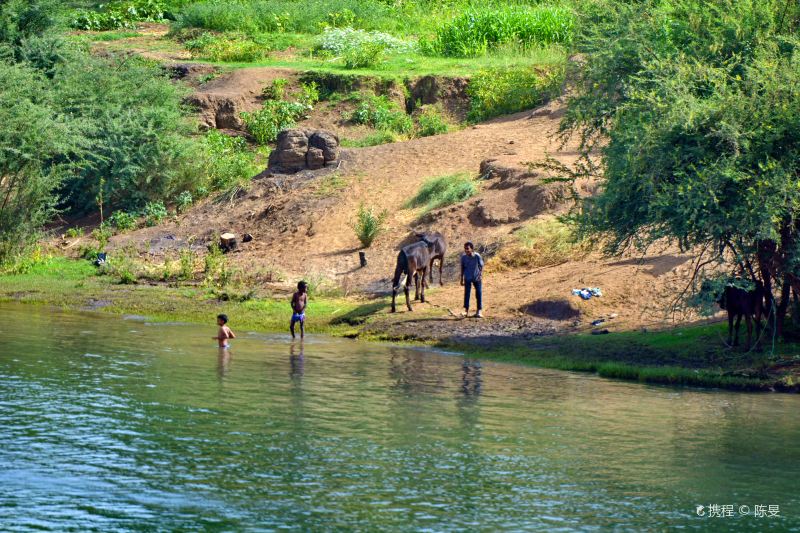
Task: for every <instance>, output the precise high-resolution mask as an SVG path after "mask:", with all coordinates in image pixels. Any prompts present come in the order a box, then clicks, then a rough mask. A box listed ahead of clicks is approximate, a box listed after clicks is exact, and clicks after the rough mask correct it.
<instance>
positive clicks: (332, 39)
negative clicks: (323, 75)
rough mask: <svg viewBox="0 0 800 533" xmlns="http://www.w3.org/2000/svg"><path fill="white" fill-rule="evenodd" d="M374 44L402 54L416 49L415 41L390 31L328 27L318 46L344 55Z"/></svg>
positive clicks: (384, 49)
mask: <svg viewBox="0 0 800 533" xmlns="http://www.w3.org/2000/svg"><path fill="white" fill-rule="evenodd" d="M374 44H377V45H380V47H381V49H382V50H383V51H384V52H385V53H397V54H401V53H408V52H413V51H414V44H413V43H409V42H408V41H404V40H402V39H398V38H397V37H394V36H392V35H389V34H388V33H382V32H379V31H364V30H356V29H353V28H327V29H326V30H325V31H324V32H323V33H322V36H320V38H319V41H318V42H317V46H316V48H317V50H324V51H326V52H330V53H331V54H334V55H342V54H345V53H346V52H347V51H348V50H354V49H358V48H362V47H363V46H365V45H374Z"/></svg>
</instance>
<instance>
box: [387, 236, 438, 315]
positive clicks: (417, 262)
mask: <svg viewBox="0 0 800 533" xmlns="http://www.w3.org/2000/svg"><path fill="white" fill-rule="evenodd" d="M430 248H431V245H429V244H428V243H426V242H424V241H419V242H415V243H413V244H409V245H408V246H405V247H403V249H402V250H400V253H399V254H397V266H396V267H395V269H394V279H393V280H392V313H394V312H395V311H396V310H397V309H396V307H395V301H396V299H397V292H398V291H399V290H400V277H401V276H402V275H403V274H405V275H406V283H405V288H404V291H405V293H406V306H408V310H409V311H413V309H412V308H411V301H410V300H409V295H408V293H409V290H410V286H411V281H412V280H414V279H415V274H417V273H419V274H420V275H419V277H418V278H417V279H422V280H424V279H425V275H426V274H427V270H428V266H429V265H430V262H431V250H430ZM420 285H422V292H421V293H420V297H421V300H422V302H423V303H424V302H425V283H424V281H423V282H422V283H420V282H419V281H417V283H416V288H417V290H418V291H419V289H420Z"/></svg>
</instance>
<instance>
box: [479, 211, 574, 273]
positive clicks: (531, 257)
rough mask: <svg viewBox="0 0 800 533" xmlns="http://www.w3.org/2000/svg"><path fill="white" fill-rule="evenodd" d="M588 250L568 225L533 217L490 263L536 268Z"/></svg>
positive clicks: (494, 266)
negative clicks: (533, 219)
mask: <svg viewBox="0 0 800 533" xmlns="http://www.w3.org/2000/svg"><path fill="white" fill-rule="evenodd" d="M588 252H589V245H588V243H587V242H584V241H579V240H577V239H576V238H575V235H574V234H573V232H572V230H571V228H570V227H569V226H567V225H566V224H564V223H562V222H560V221H559V220H558V219H555V218H549V219H541V220H535V221H533V222H531V223H530V224H528V225H527V226H525V227H523V228H522V229H520V230H519V231H517V232H516V233H515V234H514V239H513V241H512V242H511V243H509V244H507V245H505V246H503V247H502V248H501V249H500V251H499V252H498V253H497V256H496V257H495V260H494V261H493V262H492V269H494V270H496V271H502V270H505V269H506V268H540V267H546V266H552V265H558V264H560V263H564V262H566V261H570V260H577V259H580V258H582V257H584V256H585V255H586V254H587V253H588Z"/></svg>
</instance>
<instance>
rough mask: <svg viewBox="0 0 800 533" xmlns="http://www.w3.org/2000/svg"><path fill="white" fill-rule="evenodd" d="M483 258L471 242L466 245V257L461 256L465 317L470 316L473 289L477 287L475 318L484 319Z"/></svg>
mask: <svg viewBox="0 0 800 533" xmlns="http://www.w3.org/2000/svg"><path fill="white" fill-rule="evenodd" d="M482 275H483V258H482V257H481V254H479V253H478V252H476V251H475V246H473V244H472V243H471V242H466V243H464V255H462V256H461V285H462V286H463V287H464V316H469V298H470V295H471V293H472V287H475V299H476V300H477V303H478V311H477V312H476V313H475V318H483V280H482Z"/></svg>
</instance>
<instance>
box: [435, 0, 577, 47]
mask: <svg viewBox="0 0 800 533" xmlns="http://www.w3.org/2000/svg"><path fill="white" fill-rule="evenodd" d="M574 26H575V17H574V15H573V14H572V11H570V9H569V8H567V7H562V6H548V5H542V6H533V7H521V6H504V7H497V8H487V9H471V10H468V11H466V12H464V13H462V14H461V15H460V16H458V17H456V18H455V19H453V20H451V21H449V22H447V23H445V24H443V25H442V26H440V27H439V28H438V29H437V31H436V36H435V38H434V39H433V41H431V42H429V43H427V45H425V48H426V51H428V52H430V53H434V54H437V55H443V56H452V57H474V56H478V55H482V54H485V53H486V52H487V51H488V50H489V49H490V48H492V47H496V46H497V45H500V44H505V43H518V44H521V45H523V46H531V45H547V44H552V43H562V44H567V43H569V42H570V41H571V40H572V34H573V29H574Z"/></svg>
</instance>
